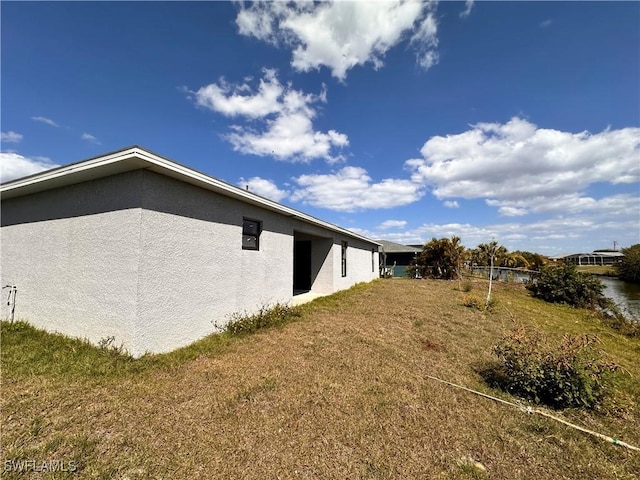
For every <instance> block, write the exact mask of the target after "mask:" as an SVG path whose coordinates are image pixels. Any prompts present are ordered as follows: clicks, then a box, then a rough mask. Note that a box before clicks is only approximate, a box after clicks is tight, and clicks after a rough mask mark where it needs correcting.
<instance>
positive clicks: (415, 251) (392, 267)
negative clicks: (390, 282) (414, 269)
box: [376, 240, 422, 277]
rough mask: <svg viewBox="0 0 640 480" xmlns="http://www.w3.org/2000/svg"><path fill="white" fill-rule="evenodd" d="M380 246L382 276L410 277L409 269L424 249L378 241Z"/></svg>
mask: <svg viewBox="0 0 640 480" xmlns="http://www.w3.org/2000/svg"><path fill="white" fill-rule="evenodd" d="M376 241H377V242H378V243H379V244H380V245H381V246H380V269H381V272H380V273H381V276H383V277H386V276H392V277H408V276H409V275H408V273H407V267H408V266H409V265H411V262H412V261H413V260H414V259H415V258H416V257H417V256H418V255H419V254H420V252H421V251H422V247H420V248H418V247H416V246H411V245H402V244H400V243H394V242H389V241H387V240H376Z"/></svg>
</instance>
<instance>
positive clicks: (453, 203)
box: [442, 200, 460, 208]
mask: <svg viewBox="0 0 640 480" xmlns="http://www.w3.org/2000/svg"><path fill="white" fill-rule="evenodd" d="M442 204H443V205H444V206H445V207H447V208H460V204H458V202H457V201H456V200H445V201H444V202H442Z"/></svg>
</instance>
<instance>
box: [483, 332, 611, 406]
mask: <svg viewBox="0 0 640 480" xmlns="http://www.w3.org/2000/svg"><path fill="white" fill-rule="evenodd" d="M597 343H598V338H597V337H596V336H594V335H579V336H568V335H566V336H565V337H564V338H563V339H562V341H561V342H560V343H559V344H558V343H554V342H553V341H551V339H550V338H547V337H546V336H544V335H543V334H542V333H541V332H539V331H537V330H526V329H525V328H523V327H519V328H517V329H515V330H514V331H513V332H512V333H511V334H510V335H508V336H506V337H505V338H503V339H502V340H501V341H500V342H499V343H498V345H496V347H495V348H494V352H495V354H496V355H497V357H498V359H499V360H500V366H499V368H498V371H497V372H494V377H493V380H494V381H497V383H498V386H500V387H502V388H504V389H505V390H507V391H509V392H511V393H514V394H516V395H519V396H522V397H525V398H527V399H530V400H532V401H534V402H536V403H544V404H546V405H550V406H552V407H557V408H565V407H587V408H593V407H595V406H597V405H598V404H599V403H601V401H602V400H603V399H604V398H605V397H606V396H607V394H608V393H610V385H609V381H610V379H611V375H612V374H613V372H615V370H616V369H617V366H616V365H615V364H614V363H612V362H610V361H609V362H608V361H605V359H604V354H603V353H602V352H601V351H600V350H598V349H597V348H596V344H597Z"/></svg>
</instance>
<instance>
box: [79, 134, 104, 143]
mask: <svg viewBox="0 0 640 480" xmlns="http://www.w3.org/2000/svg"><path fill="white" fill-rule="evenodd" d="M80 138H82V140H86V141H87V142H91V143H95V144H96V145H101V143H100V140H98V139H97V138H96V137H94V136H93V135H91V134H90V133H83V134H82V135H81V136H80Z"/></svg>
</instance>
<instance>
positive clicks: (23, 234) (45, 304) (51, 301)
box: [0, 173, 141, 349]
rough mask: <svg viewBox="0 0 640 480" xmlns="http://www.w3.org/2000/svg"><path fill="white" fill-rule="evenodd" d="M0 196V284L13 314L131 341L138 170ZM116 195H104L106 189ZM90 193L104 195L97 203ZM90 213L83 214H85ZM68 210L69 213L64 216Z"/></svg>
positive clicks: (93, 337)
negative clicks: (12, 297) (11, 298)
mask: <svg viewBox="0 0 640 480" xmlns="http://www.w3.org/2000/svg"><path fill="white" fill-rule="evenodd" d="M115 177H116V178H113V177H112V178H108V179H102V180H96V181H92V182H87V183H86V184H79V185H74V186H72V187H65V188H61V189H57V190H56V191H52V192H46V193H42V194H37V195H31V196H27V197H19V198H14V199H10V200H8V201H3V202H2V217H3V221H2V223H3V226H2V229H1V230H0V242H1V248H0V250H1V269H2V272H1V277H2V280H1V281H2V285H7V284H11V285H16V286H17V288H18V295H17V302H16V313H15V315H16V318H17V319H25V320H28V321H29V322H30V323H32V324H33V325H35V326H37V327H40V328H45V329H47V330H49V331H57V332H62V333H65V334H67V335H72V336H75V337H80V338H87V339H89V340H90V341H92V342H94V343H98V342H99V341H100V340H102V339H107V338H108V337H111V336H114V337H115V338H116V343H117V345H120V344H123V345H124V346H125V347H126V348H128V349H129V348H131V347H132V345H133V324H134V322H135V318H136V289H137V281H138V261H139V258H140V250H139V242H138V237H139V225H140V215H141V209H140V208H132V205H135V204H136V201H137V198H139V197H137V196H136V189H135V185H136V177H138V178H139V175H137V174H135V173H134V174H125V175H118V176H115ZM114 188H116V189H118V190H119V191H120V192H121V195H120V196H119V198H117V199H110V197H109V195H110V194H111V193H112V189H114ZM96 194H97V195H98V196H99V195H100V194H104V195H105V196H104V197H102V200H101V201H100V202H97V201H96ZM87 211H89V212H92V213H91V214H88V215H85V214H84V213H85V212H87ZM71 214H73V215H71Z"/></svg>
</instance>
